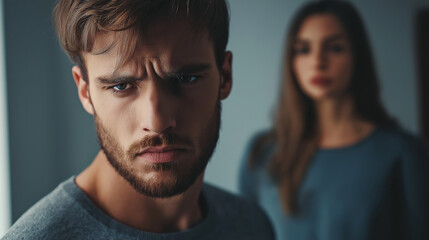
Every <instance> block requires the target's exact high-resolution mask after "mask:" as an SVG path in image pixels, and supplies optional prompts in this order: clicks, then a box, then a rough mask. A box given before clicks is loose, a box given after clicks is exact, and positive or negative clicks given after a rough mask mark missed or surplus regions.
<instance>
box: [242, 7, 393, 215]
mask: <svg viewBox="0 0 429 240" xmlns="http://www.w3.org/2000/svg"><path fill="white" fill-rule="evenodd" d="M314 14H332V15H333V16H335V17H336V18H337V19H338V20H339V22H340V23H341V24H342V25H343V27H344V29H345V31H346V33H347V35H348V37H349V39H350V42H351V46H352V53H353V63H354V68H353V69H354V72H353V73H352V77H351V83H350V86H349V92H350V94H351V96H352V98H353V100H354V104H355V105H354V106H355V112H356V113H357V115H358V116H360V117H361V118H363V119H365V120H367V121H370V122H372V123H374V124H376V125H378V126H385V127H389V126H390V127H393V126H395V125H396V123H395V122H394V120H393V119H391V118H390V117H389V116H388V114H387V113H386V111H385V110H384V108H383V106H382V104H381V101H380V97H379V87H378V84H377V76H376V71H375V68H374V64H373V61H372V56H371V50H370V46H369V41H368V38H367V35H366V32H365V29H364V26H363V23H362V20H361V18H360V16H359V14H358V13H357V11H356V10H355V8H354V7H353V6H352V5H351V4H350V3H347V2H345V1H318V2H311V3H308V4H307V5H305V6H304V7H303V8H301V10H300V11H299V12H298V13H297V14H296V15H295V17H294V20H293V21H292V24H291V27H290V29H289V32H288V38H287V45H286V49H285V59H284V72H283V81H282V83H283V86H282V88H281V94H280V98H279V101H278V106H277V111H276V118H275V122H274V128H273V130H272V131H271V132H269V133H268V134H265V135H264V136H262V137H261V139H259V140H258V141H257V142H259V144H262V145H265V146H267V145H268V144H272V143H273V142H275V144H276V148H275V152H274V155H273V156H272V158H271V160H270V165H269V173H270V175H271V176H272V177H273V179H274V180H275V181H276V182H277V184H278V186H279V195H280V198H281V200H282V203H283V209H284V210H285V212H287V213H290V214H294V213H296V212H297V211H298V210H299V209H298V208H297V204H296V201H297V193H298V189H299V186H300V184H301V182H302V180H303V178H304V176H305V173H306V170H307V168H308V166H309V164H310V162H311V159H312V157H313V155H314V153H315V151H316V150H317V147H318V145H317V143H318V133H317V124H316V123H317V118H316V113H315V107H314V104H313V101H312V100H311V99H310V98H309V97H308V96H307V95H305V94H304V92H303V91H302V90H301V88H300V87H299V85H298V82H297V78H296V75H295V73H294V72H293V67H292V62H293V58H294V44H295V42H296V38H297V34H298V32H299V30H300V28H301V25H302V23H303V22H304V21H305V20H306V19H307V18H308V17H310V16H312V15H314ZM263 148H264V146H262V147H261V146H257V147H256V148H255V149H263ZM258 154H260V152H258V151H257V150H255V151H253V152H252V153H251V158H250V159H249V161H250V166H254V165H255V162H256V159H257V155H258Z"/></svg>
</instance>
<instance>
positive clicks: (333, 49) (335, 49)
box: [329, 45, 344, 53]
mask: <svg viewBox="0 0 429 240" xmlns="http://www.w3.org/2000/svg"><path fill="white" fill-rule="evenodd" d="M329 50H330V51H331V52H333V53H340V52H343V51H344V47H343V46H341V45H332V46H330V47H329Z"/></svg>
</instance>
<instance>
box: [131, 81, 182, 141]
mask: <svg viewBox="0 0 429 240" xmlns="http://www.w3.org/2000/svg"><path fill="white" fill-rule="evenodd" d="M144 88H145V89H143V91H142V93H141V96H140V97H139V98H141V99H140V100H139V101H138V104H139V105H141V106H137V108H138V109H139V114H140V117H141V118H142V120H141V124H142V126H141V128H142V130H143V131H145V132H148V133H152V134H160V133H163V132H165V131H166V130H168V129H171V128H175V127H176V104H177V101H176V99H175V98H174V95H173V94H172V93H170V92H169V90H168V88H167V86H163V85H162V83H159V82H157V80H150V81H149V82H148V83H147V84H145V86H144Z"/></svg>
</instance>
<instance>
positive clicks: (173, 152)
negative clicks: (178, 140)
mask: <svg viewBox="0 0 429 240" xmlns="http://www.w3.org/2000/svg"><path fill="white" fill-rule="evenodd" d="M187 150H188V148H187V147H184V146H160V147H148V148H145V149H143V151H141V152H140V153H138V154H137V155H136V158H141V159H143V160H144V161H146V162H148V163H152V164H156V163H167V162H173V161H175V160H176V159H177V158H178V157H179V156H180V155H181V154H183V153H185V152H186V151H187Z"/></svg>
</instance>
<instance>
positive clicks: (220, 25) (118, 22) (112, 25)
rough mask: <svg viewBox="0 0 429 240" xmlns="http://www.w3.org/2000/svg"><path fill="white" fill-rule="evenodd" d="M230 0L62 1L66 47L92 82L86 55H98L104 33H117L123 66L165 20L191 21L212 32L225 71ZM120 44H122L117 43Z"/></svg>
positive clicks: (60, 26) (60, 23) (59, 14)
mask: <svg viewBox="0 0 429 240" xmlns="http://www.w3.org/2000/svg"><path fill="white" fill-rule="evenodd" d="M225 1H226V0H59V2H58V3H57V5H56V7H55V9H54V19H55V26H56V30H57V33H58V38H59V41H60V43H61V46H62V47H63V48H64V49H65V51H66V52H67V54H68V55H69V57H70V58H71V60H72V61H73V62H74V63H76V64H77V65H78V66H79V67H80V68H81V71H82V74H83V77H84V80H85V81H88V77H87V71H86V68H85V62H84V59H83V58H82V53H85V52H87V53H88V52H90V53H93V54H100V53H102V52H103V51H106V50H108V49H104V50H101V51H97V52H93V51H94V42H95V38H96V36H97V34H98V33H107V32H115V36H116V37H117V39H119V53H120V56H119V58H118V61H117V67H120V66H122V65H123V64H125V63H127V62H128V61H130V60H131V58H132V57H133V56H132V55H133V53H134V52H135V49H136V47H137V46H138V42H139V41H138V39H139V38H140V37H142V36H141V35H142V34H143V33H144V32H145V29H146V28H147V27H148V26H150V24H151V23H153V22H154V21H157V20H159V19H160V18H162V17H166V18H169V19H171V20H173V21H174V20H175V19H183V18H184V19H186V20H187V21H188V22H189V23H190V24H191V26H192V27H193V29H194V30H195V31H196V33H199V32H202V31H208V34H209V38H210V40H211V41H212V42H213V45H214V51H215V57H216V64H217V67H218V68H219V69H221V67H222V64H223V59H224V53H225V48H226V45H227V42H228V35H229V12H228V7H227V3H226V2H225ZM115 44H118V42H116V43H115Z"/></svg>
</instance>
